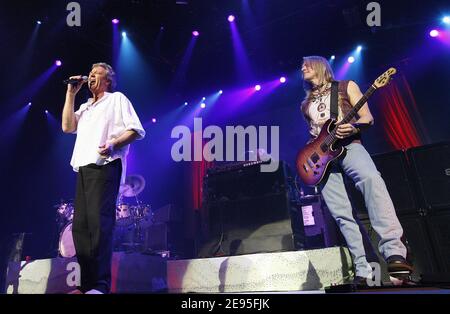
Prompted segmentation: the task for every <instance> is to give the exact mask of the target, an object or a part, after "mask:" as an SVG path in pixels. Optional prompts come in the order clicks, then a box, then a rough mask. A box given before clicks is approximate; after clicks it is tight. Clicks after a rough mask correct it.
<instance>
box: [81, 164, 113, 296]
mask: <svg viewBox="0 0 450 314" xmlns="http://www.w3.org/2000/svg"><path fill="white" fill-rule="evenodd" d="M121 174H122V163H121V160H120V159H116V160H114V161H112V162H110V163H108V164H106V165H103V166H98V165H96V164H89V165H87V166H83V167H80V168H79V172H78V175H77V189H76V196H75V212H74V217H73V227H72V235H73V240H74V244H75V251H76V254H77V259H78V263H79V264H80V270H81V286H80V290H82V291H83V292H86V291H88V290H90V289H96V290H99V291H102V292H103V293H109V292H110V288H111V260H112V249H113V248H112V245H113V243H112V242H113V232H114V225H115V223H116V200H117V194H118V192H119V186H120V178H121Z"/></svg>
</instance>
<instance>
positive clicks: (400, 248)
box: [321, 143, 406, 277]
mask: <svg viewBox="0 0 450 314" xmlns="http://www.w3.org/2000/svg"><path fill="white" fill-rule="evenodd" d="M346 148H347V154H346V155H345V157H344V158H339V159H338V160H337V161H335V163H337V164H334V165H333V167H332V169H331V172H330V175H329V177H328V180H327V181H325V182H324V183H323V184H322V186H321V193H322V196H323V198H324V200H325V203H326V204H327V206H328V208H329V210H330V213H331V215H332V216H333V217H334V219H335V220H336V222H337V224H338V226H339V228H340V230H341V232H342V234H343V235H344V238H345V240H346V241H347V246H348V248H349V250H350V253H351V255H352V257H353V262H354V264H355V269H356V275H357V276H362V277H367V276H369V275H370V274H371V267H370V266H369V264H368V262H367V259H366V253H365V251H364V246H363V240H362V235H361V232H360V230H359V226H358V224H357V222H356V221H355V218H354V217H353V214H352V205H351V202H350V199H349V197H348V195H347V191H346V189H345V185H344V180H343V177H342V173H341V171H343V172H344V173H345V174H346V175H347V176H349V177H350V178H351V179H352V180H353V182H354V183H355V186H356V188H357V189H358V190H359V191H360V192H361V193H362V195H363V196H364V201H365V203H366V207H367V210H368V213H369V218H370V222H371V224H372V227H373V228H374V230H375V231H376V232H377V233H378V235H379V236H380V238H381V240H380V242H379V245H378V249H379V251H380V253H381V254H382V255H383V257H384V258H385V259H386V258H388V257H389V256H391V255H401V256H403V257H406V247H405V245H404V244H403V243H402V241H401V240H400V238H401V236H402V235H403V229H402V226H401V225H400V222H399V221H398V218H397V216H396V214H395V209H394V205H393V204H392V200H391V197H390V196H389V192H388V191H387V189H386V184H385V183H384V180H383V179H382V178H381V175H380V173H379V172H378V170H377V168H376V167H375V164H374V163H373V161H372V158H371V157H370V155H369V153H368V152H367V151H366V149H365V148H364V146H362V145H361V144H359V143H351V144H349V145H347V146H346ZM338 166H340V169H339V167H338Z"/></svg>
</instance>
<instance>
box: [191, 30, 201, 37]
mask: <svg viewBox="0 0 450 314" xmlns="http://www.w3.org/2000/svg"><path fill="white" fill-rule="evenodd" d="M192 35H193V36H195V37H198V36H199V35H200V33H199V32H198V31H193V32H192Z"/></svg>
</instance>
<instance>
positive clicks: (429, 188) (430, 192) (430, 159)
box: [408, 142, 450, 211]
mask: <svg viewBox="0 0 450 314" xmlns="http://www.w3.org/2000/svg"><path fill="white" fill-rule="evenodd" d="M408 156H409V159H410V161H411V164H412V168H413V170H414V174H415V178H416V183H417V186H418V191H419V193H418V194H419V196H420V201H421V206H422V207H423V208H426V209H432V210H434V211H439V210H441V209H444V210H445V209H447V208H450V142H444V143H438V144H432V145H425V146H420V147H415V148H411V149H409V150H408Z"/></svg>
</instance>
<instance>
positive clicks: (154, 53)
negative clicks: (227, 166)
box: [0, 0, 450, 258]
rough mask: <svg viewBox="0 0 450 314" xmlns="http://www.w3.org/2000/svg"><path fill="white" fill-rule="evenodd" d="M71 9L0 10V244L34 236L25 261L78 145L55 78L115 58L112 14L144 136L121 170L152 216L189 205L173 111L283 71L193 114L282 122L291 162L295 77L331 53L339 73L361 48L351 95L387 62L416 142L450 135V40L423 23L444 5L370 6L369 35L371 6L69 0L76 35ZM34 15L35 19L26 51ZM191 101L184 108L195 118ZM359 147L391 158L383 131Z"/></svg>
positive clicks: (302, 129)
mask: <svg viewBox="0 0 450 314" xmlns="http://www.w3.org/2000/svg"><path fill="white" fill-rule="evenodd" d="M68 2H69V1H2V3H1V5H0V26H1V27H0V34H1V41H0V42H1V44H0V45H1V49H0V68H1V72H0V86H1V88H0V121H1V127H2V128H1V129H2V134H1V135H0V138H1V144H0V147H1V154H0V159H1V160H0V170H1V172H0V173H1V178H2V180H1V182H2V184H1V189H0V190H1V198H0V199H1V204H2V205H1V209H0V235H1V237H2V239H5V237H7V236H8V235H9V234H11V233H14V232H29V233H32V236H31V237H30V241H31V242H32V243H33V244H32V245H31V248H30V249H29V251H28V253H27V254H29V255H32V257H36V258H37V257H44V256H47V255H48V254H49V252H50V251H51V249H52V247H53V245H54V239H55V232H56V231H55V230H56V229H55V226H54V218H55V208H54V205H55V204H57V203H58V202H59V201H60V199H62V198H63V199H70V198H73V197H74V189H75V173H74V172H73V171H72V169H71V167H70V165H69V161H70V158H71V154H72V149H73V144H74V141H75V136H72V135H66V134H63V133H62V131H61V129H60V119H61V111H62V107H63V103H64V96H65V86H64V85H63V84H62V83H61V82H62V80H63V79H65V78H67V77H68V76H70V75H76V74H87V73H88V72H89V70H90V66H91V64H92V63H95V62H99V61H105V62H108V63H110V64H114V63H115V60H113V50H114V47H113V35H112V34H113V32H112V24H111V19H112V18H115V17H117V18H119V19H120V24H119V26H118V28H119V30H120V31H122V30H126V32H127V34H128V40H130V41H131V42H132V44H133V45H134V47H135V49H136V51H137V55H134V56H130V60H126V59H125V60H122V61H123V62H122V63H121V65H120V66H119V67H118V68H116V70H117V72H118V78H119V85H118V90H119V91H122V92H123V93H124V94H125V95H127V97H128V98H130V100H131V101H132V103H133V105H134V107H135V109H136V111H137V113H138V115H139V116H140V118H141V121H142V123H143V125H144V127H145V128H146V131H147V136H146V138H145V139H144V140H142V141H139V142H136V143H135V144H133V147H132V149H131V154H130V157H129V169H128V170H129V172H128V173H129V174H140V175H142V176H143V177H144V178H145V180H146V188H145V190H144V192H143V193H142V194H140V195H139V197H140V199H141V200H142V201H144V202H146V203H149V204H151V205H152V207H153V208H158V207H160V206H163V205H164V204H167V203H175V204H177V206H178V207H180V208H184V210H189V208H186V207H189V206H190V204H189V202H186V199H187V198H186V194H189V193H190V190H191V189H192V186H190V185H189V184H187V182H189V179H186V174H187V173H189V167H190V165H189V163H178V164H177V163H175V162H173V161H172V159H171V156H170V148H171V145H172V144H173V142H174V140H172V139H171V138H170V131H171V129H172V128H173V127H174V126H175V125H178V124H181V123H182V122H181V121H183V119H185V118H186V117H187V115H183V113H181V114H178V115H177V116H175V115H174V114H173V112H174V111H176V110H177V109H179V108H180V106H182V104H183V103H184V102H185V101H189V104H190V105H189V106H196V105H197V103H198V102H199V100H200V99H201V97H203V96H206V95H210V94H213V93H215V92H216V91H217V90H219V89H222V90H224V95H223V97H225V96H226V95H227V93H228V92H229V91H232V90H235V89H242V88H245V87H248V86H254V84H256V83H259V82H267V81H271V80H274V79H277V78H278V77H280V76H281V75H285V76H286V77H287V78H288V82H287V83H286V84H284V85H282V86H279V87H278V88H277V89H275V90H274V91H273V92H271V93H270V94H268V95H267V96H266V97H261V98H260V99H257V100H254V101H249V103H246V104H245V105H241V107H239V110H231V109H230V108H231V106H229V104H231V103H232V102H233V101H234V100H233V99H230V98H228V99H227V102H225V101H223V102H218V103H217V106H214V107H212V108H208V111H207V113H204V114H203V119H204V123H203V124H204V126H206V125H209V124H213V123H214V124H218V125H221V126H224V125H237V124H243V125H279V126H280V158H281V159H282V160H285V161H287V162H288V163H290V164H291V165H292V166H293V162H294V158H295V154H296V152H297V150H298V149H299V148H300V147H301V146H302V145H303V144H304V143H305V141H306V140H307V138H308V134H307V127H306V124H305V123H304V121H303V119H302V117H301V114H300V112H299V104H300V102H301V100H302V98H303V97H304V93H303V89H302V86H301V77H300V75H299V69H300V66H301V62H302V57H303V56H307V55H323V56H325V57H327V58H328V57H329V56H330V55H332V54H334V55H336V67H338V65H339V62H341V61H343V60H345V59H346V55H347V54H348V53H349V52H351V51H352V50H354V49H355V47H356V46H357V45H359V44H361V45H363V47H364V49H363V51H362V60H361V61H360V63H361V64H360V70H359V71H358V72H355V73H353V74H354V76H353V77H352V78H353V79H355V80H356V81H357V82H358V84H359V85H360V86H361V89H362V90H364V89H365V88H367V87H368V86H369V85H370V84H371V82H372V81H373V79H374V78H376V77H377V76H378V75H379V74H380V73H382V72H383V71H384V70H385V69H386V68H387V67H388V66H391V65H395V66H397V67H398V68H399V69H400V70H401V73H402V74H403V75H405V77H406V78H407V79H408V82H409V84H410V86H411V89H412V91H413V94H414V96H415V99H416V102H417V105H418V116H419V118H420V119H421V121H422V123H423V131H424V133H425V134H424V135H423V138H422V140H423V141H422V144H428V143H434V142H438V141H441V140H445V139H448V138H449V135H450V123H448V118H449V117H450V103H449V100H448V99H449V98H450V89H449V86H450V76H449V75H448V72H449V70H450V44H449V43H448V42H447V43H445V42H442V41H438V40H436V39H432V38H430V37H429V36H428V33H429V31H430V29H432V28H433V27H442V24H441V22H440V18H441V17H442V15H443V14H445V13H447V14H448V13H449V12H450V5H449V3H448V1H432V0H430V1H414V2H411V1H378V2H379V3H380V4H381V8H382V17H381V19H382V26H381V27H376V28H370V27H368V26H367V25H366V23H365V20H366V16H367V14H368V12H367V11H366V5H367V3H369V2H370V1H351V0H348V1H326V0H325V1H303V0H253V1H251V0H247V1H246V0H239V1H238V0H229V1H215V0H199V1H194V0H190V1H186V2H187V4H176V1H175V0H164V1H163V0H149V1H139V0H132V1H129V0H123V1H117V0H112V1H93V0H91V1H78V2H79V3H80V5H81V10H82V26H81V27H68V26H67V25H66V16H67V14H68V12H67V11H66V5H67V3H68ZM229 14H234V15H236V17H237V20H236V24H237V25H238V29H239V33H240V35H241V39H242V42H243V44H244V47H245V50H246V53H247V58H248V60H249V65H250V69H251V73H250V76H248V77H244V76H242V75H240V72H239V71H237V69H236V59H235V57H234V52H233V44H232V38H231V35H230V30H229V23H228V21H227V20H226V18H227V16H228V15H229ZM37 20H41V21H42V24H41V25H40V26H39V27H38V30H37V31H36V38H35V41H34V42H33V43H31V44H30V38H31V34H33V32H34V31H35V29H36V28H37V26H36V21H37ZM161 26H163V30H161ZM194 29H196V30H198V31H199V32H200V34H201V35H200V36H199V37H198V38H197V39H196V43H195V47H194V50H193V52H192V57H191V59H190V60H189V62H188V64H187V72H186V73H185V76H184V77H182V79H181V80H176V78H177V77H178V74H179V71H180V68H181V67H182V66H181V65H182V60H183V55H184V54H185V50H186V47H187V46H188V44H189V41H190V40H191V38H192V35H191V33H192V31H193V30H194ZM136 56H137V57H136ZM56 59H61V60H62V62H63V65H62V67H60V68H57V69H56V70H55V71H54V73H52V74H51V76H50V77H49V78H48V79H47V80H44V81H43V82H41V84H40V85H38V87H37V88H31V87H30V84H31V83H32V82H33V81H34V80H35V79H36V78H37V77H38V76H39V75H41V74H42V73H43V72H45V71H46V70H47V69H48V68H49V67H51V66H52V64H53V63H54V61H55V60H56ZM335 70H337V68H335ZM34 86H35V87H36V85H34ZM88 96H89V94H88V93H87V89H84V90H83V91H82V92H80V94H79V96H78V98H77V105H79V104H81V103H82V102H84V101H85V100H86V99H87V98H88ZM28 102H32V106H31V107H30V108H29V109H28V113H26V114H25V115H23V116H22V119H17V118H16V117H17V114H16V112H18V111H19V110H21V109H22V108H24V107H25V106H26V104H27V103H28ZM407 105H408V104H407ZM189 106H188V108H186V109H187V110H192V109H190V108H191V107H189ZM44 110H48V111H49V113H50V116H51V117H53V119H54V120H53V119H52V118H49V116H48V115H46V114H45V113H44ZM371 110H372V112H373V114H374V116H375V121H376V123H377V121H378V120H377V118H378V117H379V116H380V114H381V111H382V110H383V108H379V107H377V104H376V102H375V101H374V103H373V104H372V106H371ZM153 117H155V118H157V123H155V124H153V123H151V119H152V118H153ZM365 144H366V147H367V149H368V151H369V152H370V153H381V152H387V151H390V150H393V149H394V147H393V145H392V143H390V142H389V141H388V138H387V136H386V130H385V128H384V127H383V125H382V124H380V123H379V124H377V125H376V126H375V127H374V128H372V129H371V130H370V131H368V133H367V134H366V136H365Z"/></svg>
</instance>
